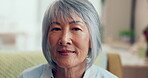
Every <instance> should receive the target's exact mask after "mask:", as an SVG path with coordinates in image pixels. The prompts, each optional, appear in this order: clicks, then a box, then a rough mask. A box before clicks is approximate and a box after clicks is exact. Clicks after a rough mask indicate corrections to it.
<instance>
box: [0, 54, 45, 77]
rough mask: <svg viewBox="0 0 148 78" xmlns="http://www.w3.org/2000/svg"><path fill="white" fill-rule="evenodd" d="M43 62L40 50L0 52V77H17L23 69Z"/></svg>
mask: <svg viewBox="0 0 148 78" xmlns="http://www.w3.org/2000/svg"><path fill="white" fill-rule="evenodd" d="M43 63H46V60H45V58H44V56H43V54H42V52H0V78H17V77H18V76H19V74H20V73H21V72H22V71H23V70H25V69H27V68H29V67H32V66H35V65H38V64H43Z"/></svg>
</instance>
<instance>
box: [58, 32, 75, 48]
mask: <svg viewBox="0 0 148 78" xmlns="http://www.w3.org/2000/svg"><path fill="white" fill-rule="evenodd" d="M71 43H72V42H71V35H70V33H69V32H63V33H62V34H61V37H60V39H59V45H61V46H67V45H71Z"/></svg>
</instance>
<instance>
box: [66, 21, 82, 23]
mask: <svg viewBox="0 0 148 78" xmlns="http://www.w3.org/2000/svg"><path fill="white" fill-rule="evenodd" d="M74 23H82V24H83V22H81V21H71V22H69V24H74Z"/></svg>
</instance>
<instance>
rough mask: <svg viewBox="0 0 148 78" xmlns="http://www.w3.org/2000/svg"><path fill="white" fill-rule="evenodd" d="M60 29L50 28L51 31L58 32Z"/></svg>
mask: <svg viewBox="0 0 148 78" xmlns="http://www.w3.org/2000/svg"><path fill="white" fill-rule="evenodd" d="M60 30H61V28H52V29H51V31H60Z"/></svg>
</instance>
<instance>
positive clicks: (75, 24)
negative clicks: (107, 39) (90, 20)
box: [48, 16, 90, 78]
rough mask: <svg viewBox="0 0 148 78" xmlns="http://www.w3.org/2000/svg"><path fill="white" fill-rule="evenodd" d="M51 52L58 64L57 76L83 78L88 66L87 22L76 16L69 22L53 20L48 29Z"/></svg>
mask: <svg viewBox="0 0 148 78" xmlns="http://www.w3.org/2000/svg"><path fill="white" fill-rule="evenodd" d="M48 40H49V45H50V52H51V56H52V59H53V61H54V62H55V63H56V64H57V66H56V70H55V71H54V72H53V74H54V77H55V78H82V77H83V74H84V72H85V68H86V57H87V55H88V48H90V46H89V40H90V35H89V31H88V28H87V26H86V24H85V23H84V22H83V20H82V19H81V18H80V17H78V16H76V18H75V19H70V18H69V21H68V22H65V21H61V20H60V19H58V20H56V21H53V23H52V24H51V27H50V28H49V31H48Z"/></svg>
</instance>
